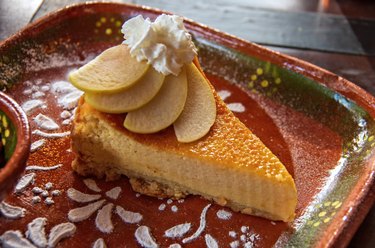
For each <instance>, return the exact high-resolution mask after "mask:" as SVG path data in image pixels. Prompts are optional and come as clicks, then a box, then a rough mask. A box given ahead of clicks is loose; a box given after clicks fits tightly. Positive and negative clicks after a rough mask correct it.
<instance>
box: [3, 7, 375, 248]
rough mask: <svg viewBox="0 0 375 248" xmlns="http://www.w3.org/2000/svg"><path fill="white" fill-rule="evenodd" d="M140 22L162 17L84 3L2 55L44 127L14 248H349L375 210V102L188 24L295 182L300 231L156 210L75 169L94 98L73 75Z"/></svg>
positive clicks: (14, 216)
mask: <svg viewBox="0 0 375 248" xmlns="http://www.w3.org/2000/svg"><path fill="white" fill-rule="evenodd" d="M138 14H142V15H143V16H144V17H150V18H151V19H154V18H155V17H156V16H158V15H159V14H161V12H160V11H158V10H154V9H150V8H146V7H139V6H133V5H125V4H118V3H88V4H80V5H74V6H71V7H68V8H64V9H62V10H60V11H57V12H54V13H52V14H50V15H48V16H46V17H44V18H42V19H40V20H38V21H37V22H35V23H33V24H31V25H29V26H27V27H26V28H25V29H23V30H22V31H20V32H19V33H17V34H16V35H14V36H13V37H11V38H9V39H7V40H6V41H5V42H3V43H2V44H1V45H0V85H1V87H2V88H4V89H5V91H6V92H7V93H8V94H9V95H10V96H11V97H13V98H14V99H15V100H16V101H17V102H18V103H19V104H20V105H21V106H22V107H23V109H24V111H25V112H26V114H27V115H28V118H29V120H30V126H31V130H32V145H31V155H30V157H29V159H28V162H27V167H26V171H25V172H24V174H23V175H22V178H21V181H19V182H20V183H21V185H18V186H19V188H20V190H18V192H17V193H15V192H14V191H12V192H11V193H10V194H8V195H7V196H6V197H5V199H4V202H3V203H2V204H0V210H1V215H0V235H2V236H1V237H2V240H3V242H7V240H12V241H13V242H23V243H22V244H23V245H25V244H34V245H36V244H38V245H43V244H45V243H46V242H50V245H52V246H54V245H58V246H59V247H88V246H92V245H93V244H94V243H95V242H96V244H97V245H98V244H100V243H101V242H102V243H105V244H106V245H107V246H108V247H121V246H126V247H139V246H141V245H143V246H150V247H157V246H159V247H168V246H169V245H171V244H175V247H179V246H178V245H181V246H183V247H206V246H208V247H216V246H215V245H218V246H219V247H243V246H245V245H246V246H249V247H272V246H273V245H275V244H276V246H282V247H285V246H287V247H288V246H289V247H291V246H295V247H300V246H313V247H320V246H326V247H333V246H337V245H341V246H344V245H346V244H347V243H348V241H349V240H350V238H351V237H352V235H353V233H354V232H355V231H356V229H357V227H358V226H359V224H360V223H361V221H362V220H363V218H364V216H365V214H366V213H367V211H368V210H369V207H370V206H371V203H372V202H373V198H372V197H369V192H370V188H371V187H372V185H373V183H374V177H373V175H374V174H373V168H374V146H375V123H374V117H375V109H374V107H373V106H375V105H374V103H375V101H374V98H373V97H372V96H370V95H369V94H368V93H366V92H364V91H363V90H362V89H360V88H358V87H357V86H355V85H354V84H352V83H350V82H348V81H347V80H345V79H343V78H340V77H338V76H337V75H334V74H332V73H330V72H328V71H325V70H323V69H321V68H318V67H316V66H314V65H311V64H309V63H306V62H303V61H300V60H297V59H295V58H292V57H288V56H285V55H282V54H279V53H277V52H273V51H270V50H268V49H265V48H263V47H260V46H258V45H255V44H252V43H250V42H247V41H244V40H241V39H238V38H236V37H233V36H230V35H228V34H225V33H221V32H219V31H217V30H213V29H211V28H209V27H206V26H203V25H200V24H197V23H194V22H192V21H190V20H186V27H187V28H188V30H189V31H190V32H191V33H192V35H193V37H194V41H195V43H196V45H197V46H198V47H199V59H200V63H201V65H202V67H203V69H204V71H205V72H206V74H207V76H208V78H209V79H210V80H211V82H212V83H213V85H214V86H215V88H216V90H217V91H218V93H219V94H220V96H221V97H222V98H223V99H224V101H225V102H226V103H227V104H228V106H229V108H230V109H231V110H232V111H233V112H234V113H235V114H236V116H237V117H238V118H240V119H241V121H242V122H244V123H245V124H246V125H247V126H248V127H249V128H250V129H251V130H252V131H253V132H254V133H255V134H256V135H257V136H258V137H259V138H260V139H261V140H262V141H263V142H264V143H265V144H266V145H267V146H268V147H269V148H270V149H271V150H272V151H273V153H274V154H276V155H277V156H278V157H279V158H280V160H281V161H282V162H283V163H284V165H285V166H286V167H287V169H288V171H289V172H290V173H291V174H292V176H293V177H294V179H295V182H296V187H297V191H298V206H297V209H296V218H295V220H294V221H293V222H291V223H283V222H272V221H269V220H266V219H263V218H259V217H253V216H248V215H244V214H239V213H235V212H232V211H230V210H229V209H227V208H223V207H220V206H218V205H216V204H211V205H210V202H208V201H206V200H204V199H202V198H200V197H199V196H189V197H187V198H186V199H185V200H183V201H182V200H180V201H175V200H171V199H169V200H168V199H164V200H161V199H155V198H151V197H146V196H142V195H139V194H136V193H135V192H133V191H132V190H131V188H130V185H129V183H128V179H127V178H125V177H124V178H121V179H120V180H117V181H114V182H105V181H104V180H99V179H95V178H82V177H80V176H78V175H77V174H75V173H74V172H73V171H72V169H71V167H70V164H71V162H72V160H73V154H72V153H71V150H70V136H69V135H70V128H71V126H70V125H71V120H72V115H73V114H74V108H75V104H76V103H77V100H78V98H79V97H80V96H81V94H82V93H81V92H79V91H77V90H76V89H74V88H72V87H71V86H70V84H69V83H68V82H67V75H68V72H69V71H71V70H72V69H75V68H77V67H79V66H81V65H83V64H85V63H87V62H88V61H90V60H91V59H92V58H94V57H95V56H96V55H98V54H99V53H100V52H102V51H103V50H104V49H106V48H108V47H110V46H113V45H116V44H119V43H121V42H122V35H121V33H120V32H119V30H120V28H121V25H122V23H123V22H124V21H125V20H127V19H129V18H131V17H134V16H136V15H138ZM30 178H32V180H30ZM21 186H22V187H21ZM359 206H360V207H359ZM30 223H32V224H31V225H28V224H30ZM57 230H60V232H59V231H57ZM61 230H62V231H61ZM26 231H29V232H28V235H26V234H25V232H26ZM31 234H34V235H31Z"/></svg>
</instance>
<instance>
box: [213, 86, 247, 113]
mask: <svg viewBox="0 0 375 248" xmlns="http://www.w3.org/2000/svg"><path fill="white" fill-rule="evenodd" d="M218 94H219V96H220V97H221V99H222V100H223V101H224V102H225V100H226V99H227V98H228V97H230V96H231V95H232V93H231V92H230V91H227V90H220V91H219V92H218ZM225 103H226V102H225ZM226 104H227V107H228V108H229V109H230V110H231V111H232V112H237V113H242V112H245V110H246V109H245V106H244V105H243V104H242V103H240V102H234V103H226Z"/></svg>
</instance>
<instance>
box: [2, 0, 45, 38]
mask: <svg viewBox="0 0 375 248" xmlns="http://www.w3.org/2000/svg"><path fill="white" fill-rule="evenodd" d="M42 2H43V0H12V1H0V41H1V40H3V39H5V38H6V37H8V36H10V35H11V34H14V33H15V32H16V31H18V30H19V29H21V28H22V27H23V26H25V25H26V24H28V23H29V21H30V20H31V19H32V17H33V15H34V14H35V12H36V11H37V10H38V8H39V6H40V5H41V4H42Z"/></svg>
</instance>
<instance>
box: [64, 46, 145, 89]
mask: <svg viewBox="0 0 375 248" xmlns="http://www.w3.org/2000/svg"><path fill="white" fill-rule="evenodd" d="M149 67H150V66H149V65H148V64H147V63H146V62H138V61H137V59H135V58H132V56H131V55H130V52H129V48H128V47H127V46H126V45H118V46H114V47H111V48H109V49H107V50H105V51H104V52H103V53H101V54H100V55H99V56H98V57H96V58H95V59H93V60H92V61H90V62H89V63H87V64H86V65H84V66H82V67H81V68H79V69H78V70H75V71H73V72H71V73H70V74H69V81H70V82H71V83H72V84H73V85H74V86H75V87H77V88H78V89H80V90H83V91H85V92H93V93H94V92H101V93H103V92H105V93H115V92H119V91H122V90H124V89H126V88H128V87H130V86H132V85H134V84H135V83H136V82H137V81H138V80H139V79H140V78H141V77H142V76H143V75H144V74H145V73H146V71H147V70H148V69H149Z"/></svg>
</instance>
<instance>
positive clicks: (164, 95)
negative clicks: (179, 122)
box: [124, 69, 188, 133]
mask: <svg viewBox="0 0 375 248" xmlns="http://www.w3.org/2000/svg"><path fill="white" fill-rule="evenodd" d="M187 87H188V86H187V80H186V70H185V69H183V70H181V72H180V74H179V75H178V76H177V77H176V76H173V75H169V76H166V77H165V80H164V83H163V86H162V87H161V89H160V91H159V92H158V94H156V96H155V97H154V98H153V99H152V100H151V101H150V102H149V103H147V104H146V105H145V106H143V107H142V108H139V109H137V110H134V111H131V112H129V113H128V114H127V115H126V118H125V121H124V127H125V128H127V129H129V130H130V131H132V132H135V133H156V132H158V131H160V130H162V129H164V128H166V127H168V126H170V125H172V124H173V122H175V121H176V119H177V118H178V116H179V115H180V114H181V112H182V110H183V109H184V105H185V101H186V96H187Z"/></svg>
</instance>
